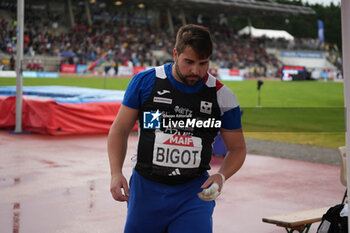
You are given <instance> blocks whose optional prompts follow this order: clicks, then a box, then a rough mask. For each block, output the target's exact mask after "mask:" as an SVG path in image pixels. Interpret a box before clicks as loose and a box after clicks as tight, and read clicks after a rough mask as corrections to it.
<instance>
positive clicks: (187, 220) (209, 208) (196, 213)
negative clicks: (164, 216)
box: [168, 198, 215, 233]
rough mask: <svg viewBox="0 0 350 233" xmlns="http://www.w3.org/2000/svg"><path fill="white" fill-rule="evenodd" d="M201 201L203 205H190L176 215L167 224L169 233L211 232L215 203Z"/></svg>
mask: <svg viewBox="0 0 350 233" xmlns="http://www.w3.org/2000/svg"><path fill="white" fill-rule="evenodd" d="M198 199H199V198H198ZM199 201H200V202H203V203H202V204H203V205H199V206H192V208H191V209H188V210H185V212H184V213H182V214H181V215H179V216H178V217H176V219H175V220H174V221H173V222H172V223H171V224H170V225H169V227H168V232H169V233H193V232H201V233H212V232H213V221H212V214H213V210H214V206H215V203H214V201H211V202H204V201H202V200H200V199H199Z"/></svg>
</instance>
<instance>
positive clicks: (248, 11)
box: [109, 0, 315, 16]
mask: <svg viewBox="0 0 350 233" xmlns="http://www.w3.org/2000/svg"><path fill="white" fill-rule="evenodd" d="M109 1H111V2H113V0H109ZM121 2H123V4H127V3H136V4H137V3H140V2H141V1H140V0H122V1H121ZM143 3H144V4H145V5H146V6H147V5H148V6H149V5H152V7H164V6H167V7H170V8H172V9H183V10H190V11H200V12H210V13H213V12H216V13H217V12H220V13H227V14H235V15H239V16H242V15H253V14H255V15H257V14H263V15H271V14H284V15H299V14H304V15H310V14H315V11H314V10H313V9H311V8H310V7H306V6H296V5H292V4H282V3H277V2H275V1H274V0H270V1H256V0H146V1H143Z"/></svg>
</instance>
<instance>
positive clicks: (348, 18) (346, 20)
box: [341, 0, 350, 231]
mask: <svg viewBox="0 0 350 233" xmlns="http://www.w3.org/2000/svg"><path fill="white" fill-rule="evenodd" d="M349 12H350V1H347V0H342V1H341V22H342V45H343V46H342V47H343V77H344V104H345V112H346V115H345V116H346V118H345V122H346V131H345V145H346V156H347V160H346V166H347V168H348V169H347V192H348V194H349V193H350V169H349V168H350V158H349V156H350V46H349V45H348V44H347V42H349V41H350V14H349ZM349 210H350V208H349ZM349 221H350V215H349V216H348V222H349ZM348 231H350V224H348Z"/></svg>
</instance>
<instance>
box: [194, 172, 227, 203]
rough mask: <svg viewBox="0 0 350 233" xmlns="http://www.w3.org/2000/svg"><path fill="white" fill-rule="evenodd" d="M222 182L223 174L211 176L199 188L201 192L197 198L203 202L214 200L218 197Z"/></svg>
mask: <svg viewBox="0 0 350 233" xmlns="http://www.w3.org/2000/svg"><path fill="white" fill-rule="evenodd" d="M224 182H225V176H224V175H223V174H221V173H216V174H214V175H211V176H210V177H209V178H208V179H207V180H206V181H205V182H204V184H203V185H202V186H201V188H202V189H203V191H202V192H200V193H198V197H199V198H200V199H202V200H203V201H213V200H215V199H216V198H217V197H218V196H219V195H220V193H221V191H222V188H223V186H224ZM208 186H209V187H208Z"/></svg>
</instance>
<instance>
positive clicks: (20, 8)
mask: <svg viewBox="0 0 350 233" xmlns="http://www.w3.org/2000/svg"><path fill="white" fill-rule="evenodd" d="M23 27H24V0H17V48H16V52H17V59H16V60H17V61H16V79H17V80H16V126H15V133H22V99H23V96H22V86H23V78H22V60H23Z"/></svg>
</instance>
